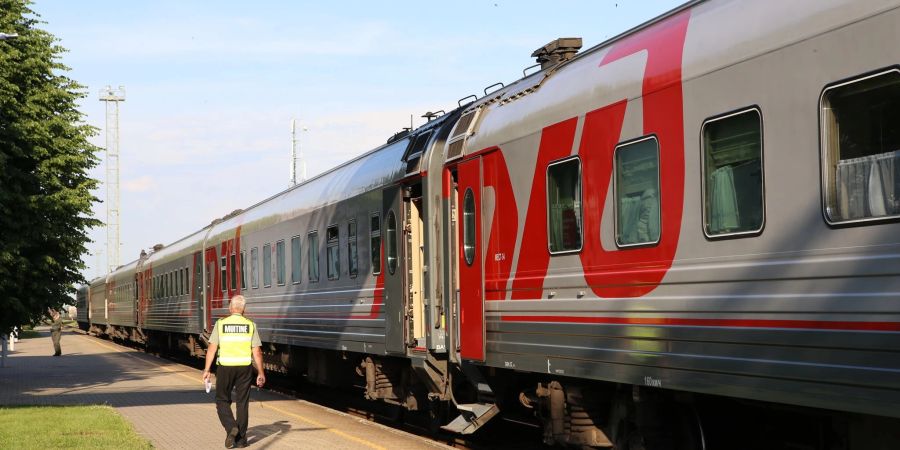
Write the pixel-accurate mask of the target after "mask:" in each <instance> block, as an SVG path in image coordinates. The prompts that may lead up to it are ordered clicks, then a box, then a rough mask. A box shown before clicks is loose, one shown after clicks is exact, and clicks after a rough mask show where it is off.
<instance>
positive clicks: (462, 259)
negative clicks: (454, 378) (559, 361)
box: [456, 158, 485, 361]
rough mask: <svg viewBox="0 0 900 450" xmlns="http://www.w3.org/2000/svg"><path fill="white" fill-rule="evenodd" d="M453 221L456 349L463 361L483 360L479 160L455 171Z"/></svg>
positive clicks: (482, 277)
mask: <svg viewBox="0 0 900 450" xmlns="http://www.w3.org/2000/svg"><path fill="white" fill-rule="evenodd" d="M456 174H457V187H456V197H457V205H458V208H459V209H458V211H459V215H458V218H457V229H458V233H459V237H458V239H457V242H458V248H457V253H458V255H459V259H458V261H457V262H456V265H457V267H458V270H459V293H458V306H459V315H458V323H457V330H458V339H459V341H458V345H459V354H460V357H461V358H463V359H468V360H474V361H483V360H484V341H485V339H484V332H485V331H484V295H483V293H484V267H483V264H482V261H483V260H484V258H483V257H482V254H481V253H482V246H481V241H482V237H481V234H482V230H481V180H482V176H481V159H480V158H477V159H472V160H469V161H465V162H462V163H460V164H459V166H457V169H456Z"/></svg>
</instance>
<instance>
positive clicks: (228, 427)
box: [203, 295, 266, 448]
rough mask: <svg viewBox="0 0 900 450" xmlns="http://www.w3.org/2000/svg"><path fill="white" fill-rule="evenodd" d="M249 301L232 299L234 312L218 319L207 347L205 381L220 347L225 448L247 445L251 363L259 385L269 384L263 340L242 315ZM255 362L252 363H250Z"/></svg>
mask: <svg viewBox="0 0 900 450" xmlns="http://www.w3.org/2000/svg"><path fill="white" fill-rule="evenodd" d="M245 306H246V300H245V299H244V296H243V295H235V296H234V297H232V298H231V302H230V303H229V305H228V310H229V311H230V312H231V315H230V316H228V317H225V318H222V319H219V320H217V321H216V325H215V327H214V328H213V332H212V335H211V336H210V337H209V348H208V349H207V350H206V367H205V368H204V369H203V381H204V382H207V381H209V377H210V374H209V369H210V368H211V367H212V363H213V359H215V358H216V351H217V350H218V353H219V358H218V368H217V369H216V412H218V414H219V421H220V422H222V426H223V427H225V432H227V433H228V435H227V436H226V437H225V448H234V447H238V448H240V447H246V446H247V422H248V413H249V406H250V381H251V380H252V378H253V367H252V364H255V365H256V371H257V376H256V385H257V386H259V387H262V386H263V385H264V384H266V376H265V373H264V371H263V364H262V348H261V347H262V342H261V341H260V340H259V332H258V331H257V330H256V324H254V323H253V322H252V321H251V320H250V319H247V318H246V317H244V316H243V314H244V307H245ZM251 363H252V364H251ZM232 389H234V390H235V391H236V393H235V397H236V398H235V399H234V401H235V403H237V420H235V418H234V415H233V414H232V413H231V390H232Z"/></svg>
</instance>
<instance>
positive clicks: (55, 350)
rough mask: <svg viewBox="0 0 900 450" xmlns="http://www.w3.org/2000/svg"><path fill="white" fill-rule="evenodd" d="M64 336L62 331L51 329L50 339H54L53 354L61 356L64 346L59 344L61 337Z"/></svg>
mask: <svg viewBox="0 0 900 450" xmlns="http://www.w3.org/2000/svg"><path fill="white" fill-rule="evenodd" d="M61 337H62V332H60V331H51V332H50V339H51V340H52V341H53V355H54V356H59V355H62V347H60V346H59V339H60V338H61Z"/></svg>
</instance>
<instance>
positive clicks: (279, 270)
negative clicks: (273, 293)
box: [275, 239, 285, 286]
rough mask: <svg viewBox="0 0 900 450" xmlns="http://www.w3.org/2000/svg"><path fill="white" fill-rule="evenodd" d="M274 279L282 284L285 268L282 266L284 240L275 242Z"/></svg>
mask: <svg viewBox="0 0 900 450" xmlns="http://www.w3.org/2000/svg"><path fill="white" fill-rule="evenodd" d="M275 269H276V270H275V281H277V282H278V285H279V286H284V279H285V268H284V240H283V239H282V240H280V241H278V242H276V243H275Z"/></svg>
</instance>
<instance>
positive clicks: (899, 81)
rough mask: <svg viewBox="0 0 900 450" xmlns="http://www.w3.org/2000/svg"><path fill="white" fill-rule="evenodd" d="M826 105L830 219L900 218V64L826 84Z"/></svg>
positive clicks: (824, 144) (825, 165)
mask: <svg viewBox="0 0 900 450" xmlns="http://www.w3.org/2000/svg"><path fill="white" fill-rule="evenodd" d="M821 109H822V111H821V114H820V115H819V117H820V118H821V119H820V120H821V121H822V124H821V126H820V129H821V130H822V164H823V168H822V174H823V178H824V180H823V182H824V188H823V191H824V192H825V217H826V219H827V220H828V222H829V223H842V222H859V221H871V220H879V219H888V218H896V217H900V122H898V121H897V118H898V117H900V69H891V70H887V71H884V72H881V73H876V74H873V75H868V76H865V77H863V78H860V79H856V80H852V81H848V82H845V83H841V84H838V85H835V86H831V87H829V88H827V89H825V91H824V92H823V93H822V98H821Z"/></svg>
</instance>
